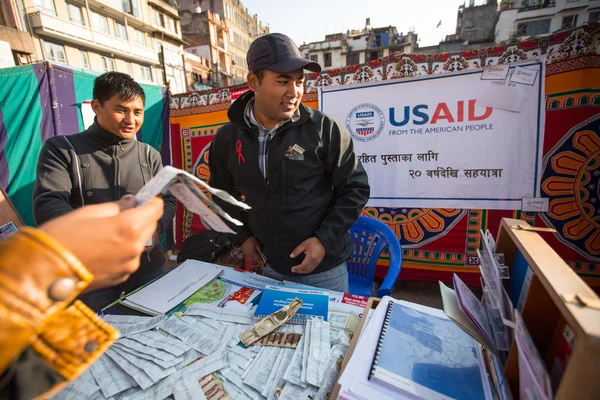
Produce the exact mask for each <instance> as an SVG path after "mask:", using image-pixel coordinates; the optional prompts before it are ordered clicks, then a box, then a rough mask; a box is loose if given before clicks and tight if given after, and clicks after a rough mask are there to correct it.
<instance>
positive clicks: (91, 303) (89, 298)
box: [79, 265, 167, 313]
mask: <svg viewBox="0 0 600 400" xmlns="http://www.w3.org/2000/svg"><path fill="white" fill-rule="evenodd" d="M166 273H167V268H166V267H165V266H164V265H163V266H162V267H161V268H158V269H155V270H154V271H152V272H149V273H148V274H146V275H143V276H141V277H140V278H139V279H136V280H135V281H134V282H126V283H124V284H121V285H117V286H112V287H109V288H105V289H99V290H94V291H93V292H89V293H84V294H82V295H81V296H79V300H81V301H83V302H84V303H85V304H86V305H87V306H88V307H89V308H91V309H92V310H94V312H96V313H97V312H98V311H100V310H102V309H103V308H104V307H106V306H107V305H109V304H111V303H113V302H114V301H115V300H117V299H119V298H120V297H121V294H123V293H129V292H132V291H134V290H135V289H137V288H138V287H140V286H142V285H145V284H146V283H148V282H150V281H153V280H154V279H156V278H158V277H159V276H162V275H164V274H166Z"/></svg>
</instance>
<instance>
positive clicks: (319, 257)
mask: <svg viewBox="0 0 600 400" xmlns="http://www.w3.org/2000/svg"><path fill="white" fill-rule="evenodd" d="M302 253H304V254H305V255H306V256H305V257H304V261H302V264H300V265H296V266H295V267H293V268H292V272H295V273H297V274H310V273H311V272H313V271H314V269H315V268H317V266H318V265H319V264H320V263H321V261H323V257H325V246H323V243H321V241H320V240H319V239H317V238H316V237H311V238H308V239H306V240H305V241H304V242H302V243H300V244H299V245H298V247H296V248H295V249H294V251H292V254H290V257H291V258H296V257H297V256H298V255H299V254H302Z"/></svg>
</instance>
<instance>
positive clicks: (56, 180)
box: [33, 122, 177, 288]
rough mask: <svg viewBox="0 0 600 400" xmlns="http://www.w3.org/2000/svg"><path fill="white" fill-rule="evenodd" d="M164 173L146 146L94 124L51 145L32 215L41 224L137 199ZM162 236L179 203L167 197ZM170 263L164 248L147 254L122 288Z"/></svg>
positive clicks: (44, 154)
mask: <svg viewBox="0 0 600 400" xmlns="http://www.w3.org/2000/svg"><path fill="white" fill-rule="evenodd" d="M161 168H162V161H161V157H160V153H159V152H158V151H156V150H155V149H154V148H152V147H151V146H149V145H148V144H145V143H140V142H138V141H136V140H134V139H122V138H119V137H118V136H116V135H113V134H112V133H110V132H108V131H106V130H104V129H103V128H102V127H100V126H99V125H98V123H96V122H94V124H93V125H92V126H90V127H89V128H88V129H87V130H85V131H83V132H81V133H77V134H74V135H69V136H55V137H51V138H50V139H48V140H46V142H45V143H44V146H43V148H42V151H41V153H40V157H39V159H38V165H37V177H36V181H35V186H34V191H33V216H34V218H35V221H36V222H37V223H38V224H42V223H44V222H46V221H49V220H51V219H54V218H56V217H60V216H61V215H64V214H66V213H68V212H69V211H72V210H73V209H75V208H79V207H81V206H82V205H89V204H99V203H106V202H109V201H115V200H119V199H120V198H121V197H123V196H125V195H126V194H136V193H137V192H138V191H139V190H140V189H141V188H142V186H143V185H144V184H145V183H146V182H148V181H149V180H150V179H152V177H153V176H154V175H155V174H156V173H157V172H158V171H159V170H160V169H161ZM164 203H165V207H164V210H165V211H164V213H163V216H162V218H161V219H160V220H159V221H158V232H159V233H162V232H164V231H165V230H166V229H167V227H168V226H169V225H170V224H171V222H172V221H173V217H174V215H175V208H176V204H177V202H176V200H175V197H173V196H172V195H170V194H169V195H166V196H164ZM164 264H165V256H164V252H163V249H162V246H161V245H160V243H158V244H157V245H156V246H155V247H154V248H153V249H152V250H151V251H150V253H144V254H142V258H141V262H140V268H139V269H138V270H137V271H136V272H135V273H133V274H132V275H131V277H130V278H129V279H128V281H127V282H125V283H124V284H122V287H123V288H126V287H129V286H131V285H130V283H131V284H135V285H138V284H143V283H144V280H145V279H144V275H147V274H149V273H150V272H152V271H154V270H155V269H157V268H160V267H162V266H163V265H164Z"/></svg>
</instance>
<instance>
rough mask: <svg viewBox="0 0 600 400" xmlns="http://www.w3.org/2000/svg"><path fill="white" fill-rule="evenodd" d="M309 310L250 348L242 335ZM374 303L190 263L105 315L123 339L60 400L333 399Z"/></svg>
mask: <svg viewBox="0 0 600 400" xmlns="http://www.w3.org/2000/svg"><path fill="white" fill-rule="evenodd" d="M296 298H298V299H301V300H302V302H303V304H302V307H301V308H300V309H299V310H298V311H297V312H296V313H295V315H294V316H293V317H292V318H290V319H289V320H287V321H286V323H285V324H283V325H282V326H280V327H278V328H277V329H276V330H275V331H273V332H272V333H270V334H268V335H266V336H264V337H261V338H260V340H258V341H256V342H254V343H252V344H251V345H249V346H245V345H244V344H243V343H242V342H241V341H240V335H241V334H242V333H244V332H246V331H248V330H250V329H252V327H253V326H255V325H256V324H257V323H258V322H259V321H261V320H262V317H265V316H268V315H270V314H273V313H274V312H276V311H278V310H280V309H281V308H282V307H283V306H285V305H286V304H289V303H290V302H291V301H292V300H294V299H296ZM366 303H367V298H365V297H361V296H354V295H349V294H344V293H340V292H331V291H327V290H323V289H319V288H314V287H310V286H305V285H300V284H297V283H294V282H287V281H286V282H280V281H276V280H273V279H270V278H267V277H263V276H261V275H257V274H254V273H251V272H247V271H242V270H237V269H233V268H230V267H225V266H220V265H215V264H209V263H204V262H201V261H195V260H188V261H185V262H184V263H182V264H181V265H179V266H178V267H177V268H175V269H174V270H172V271H170V272H169V273H168V274H166V275H165V276H163V277H162V278H159V279H158V280H156V281H154V282H152V283H150V284H148V285H146V286H145V287H143V288H140V289H139V290H137V291H135V292H133V293H131V294H129V295H127V296H125V297H123V298H122V299H120V300H119V301H117V302H115V303H113V304H111V305H110V306H108V307H106V308H105V309H104V310H103V311H102V313H103V318H104V319H105V320H106V321H107V322H108V323H110V324H111V325H112V326H114V327H116V328H117V329H118V330H119V331H120V332H121V337H120V338H119V339H118V340H117V341H116V342H115V344H114V345H113V346H111V347H110V348H109V349H108V350H107V351H106V353H105V354H104V355H102V357H101V358H99V359H98V360H97V361H96V362H95V363H94V364H93V365H92V366H91V368H90V369H89V370H87V371H86V372H85V373H84V374H83V375H82V376H81V377H79V378H78V379H77V380H75V381H73V382H72V383H70V384H69V385H68V386H67V387H66V388H65V389H63V390H62V391H61V392H60V393H58V394H57V395H56V396H55V397H54V398H55V399H82V398H91V399H103V398H107V399H108V398H113V399H164V398H175V399H203V398H206V399H228V398H231V399H253V400H259V399H289V400H292V399H307V398H309V397H310V398H313V399H317V398H318V399H326V398H329V394H330V393H331V391H332V390H333V386H334V384H335V383H336V381H337V378H338V375H339V371H340V367H341V359H342V357H343V356H344V355H345V354H346V351H347V349H348V347H349V345H350V339H351V334H352V333H353V332H354V330H355V329H356V327H357V326H358V324H359V321H360V318H361V314H362V312H363V310H364V307H365V306H366Z"/></svg>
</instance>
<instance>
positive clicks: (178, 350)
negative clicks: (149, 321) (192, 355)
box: [129, 331, 190, 357]
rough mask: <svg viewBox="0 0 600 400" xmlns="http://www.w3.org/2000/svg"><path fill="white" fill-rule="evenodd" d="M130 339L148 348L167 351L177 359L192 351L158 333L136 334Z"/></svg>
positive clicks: (185, 345)
mask: <svg viewBox="0 0 600 400" xmlns="http://www.w3.org/2000/svg"><path fill="white" fill-rule="evenodd" d="M129 339H132V340H135V341H137V342H140V343H142V344H144V345H146V346H148V347H153V348H155V349H159V350H163V351H166V352H167V353H171V354H173V355H174V356H176V357H179V356H181V355H182V354H184V353H185V352H187V351H188V350H189V349H190V346H188V345H187V344H185V343H183V342H182V341H181V340H179V339H176V338H174V337H173V336H166V335H163V334H161V333H159V332H157V331H149V332H142V333H136V334H134V335H131V336H129Z"/></svg>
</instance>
